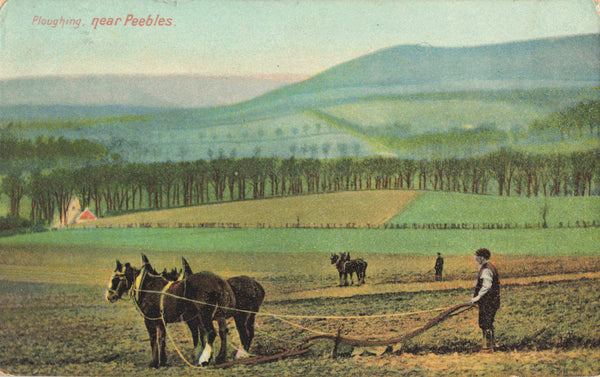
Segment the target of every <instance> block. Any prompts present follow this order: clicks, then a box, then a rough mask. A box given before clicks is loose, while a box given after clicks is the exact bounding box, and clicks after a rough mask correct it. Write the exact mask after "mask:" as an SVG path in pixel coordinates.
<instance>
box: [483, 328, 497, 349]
mask: <svg viewBox="0 0 600 377" xmlns="http://www.w3.org/2000/svg"><path fill="white" fill-rule="evenodd" d="M481 352H485V353H493V352H494V330H492V329H486V330H484V331H483V349H482V350H481Z"/></svg>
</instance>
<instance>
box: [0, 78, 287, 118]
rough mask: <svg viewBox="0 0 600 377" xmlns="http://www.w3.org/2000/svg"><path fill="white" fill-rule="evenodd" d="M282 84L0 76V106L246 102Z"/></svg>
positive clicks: (188, 105)
mask: <svg viewBox="0 0 600 377" xmlns="http://www.w3.org/2000/svg"><path fill="white" fill-rule="evenodd" d="M282 85H285V83H283V82H279V81H275V80H267V79H258V78H250V77H209V76H194V75H173V76H130V75H123V76H119V75H104V76H93V75H92V76H81V77H67V76H65V77H62V76H49V77H40V78H22V79H12V80H0V106H18V105H29V106H83V107H86V106H87V107H89V106H121V107H123V106H125V107H138V108H140V107H145V108H197V107H212V106H222V105H228V104H232V103H237V102H241V101H246V100H249V99H252V98H255V97H257V96H259V95H261V94H264V93H266V92H268V91H271V90H273V89H276V88H279V87H281V86H282ZM67 110H68V109H67Z"/></svg>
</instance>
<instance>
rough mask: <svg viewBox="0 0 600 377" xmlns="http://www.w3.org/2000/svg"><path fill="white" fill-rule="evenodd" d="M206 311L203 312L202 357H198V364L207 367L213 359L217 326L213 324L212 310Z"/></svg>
mask: <svg viewBox="0 0 600 377" xmlns="http://www.w3.org/2000/svg"><path fill="white" fill-rule="evenodd" d="M204 310H205V313H203V314H202V318H201V321H202V328H203V330H201V331H202V353H201V354H200V357H199V358H198V365H199V366H202V367H205V366H208V364H209V363H210V360H211V359H212V350H213V349H212V345H213V342H214V341H215V338H216V337H217V331H216V330H215V326H214V325H213V322H212V311H211V312H210V313H208V315H207V313H206V309H204Z"/></svg>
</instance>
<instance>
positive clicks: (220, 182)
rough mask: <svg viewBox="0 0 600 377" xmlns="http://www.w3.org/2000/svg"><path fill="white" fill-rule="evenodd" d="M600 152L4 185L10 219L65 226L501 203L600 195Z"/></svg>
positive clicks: (51, 177) (253, 163)
mask: <svg viewBox="0 0 600 377" xmlns="http://www.w3.org/2000/svg"><path fill="white" fill-rule="evenodd" d="M599 160H600V150H590V151H585V152H573V153H568V154H558V153H557V154H552V155H539V154H529V153H524V152H519V151H516V150H512V149H507V148H503V149H500V150H498V151H495V152H492V153H489V154H486V155H483V156H473V157H467V158H445V159H435V160H427V159H421V160H413V159H403V158H394V157H368V158H352V157H343V158H339V159H329V160H319V159H296V158H294V157H291V158H287V159H279V158H259V157H253V158H237V159H233V158H220V159H214V160H198V161H185V162H161V163H147V164H144V163H113V164H103V165H95V166H86V167H81V168H76V169H67V168H56V169H52V170H39V169H38V170H36V171H33V172H31V173H28V174H25V173H24V172H23V171H20V172H19V171H12V172H11V173H9V174H7V175H6V176H5V177H4V179H3V181H2V190H3V193H5V194H6V196H8V197H9V199H10V214H11V215H12V216H20V215H21V214H20V207H21V202H22V200H23V198H24V197H26V196H27V197H28V198H29V199H30V202H31V207H30V210H29V218H30V219H31V220H32V221H34V222H49V221H51V220H52V219H53V218H54V216H55V214H56V213H58V214H59V217H60V219H61V220H62V219H64V218H65V215H66V212H67V209H68V204H69V200H70V198H71V197H72V196H74V195H75V196H77V197H78V198H79V201H80V203H81V205H82V207H89V208H90V209H92V210H93V211H95V213H96V215H97V216H102V215H105V214H108V213H122V212H129V211H137V210H146V209H162V208H171V207H179V206H191V205H200V204H205V203H214V202H223V201H236V200H249V199H263V198H269V197H280V196H290V195H302V194H313V193H326V192H337V191H355V190H372V189H382V190H385V189H418V190H437V191H453V192H462V193H472V194H494V195H500V196H528V197H529V196H541V195H544V196H558V195H561V196H568V195H574V196H583V195H588V196H591V195H598V194H599V189H600V184H599V180H598V178H599V177H600V174H599V173H600V163H599Z"/></svg>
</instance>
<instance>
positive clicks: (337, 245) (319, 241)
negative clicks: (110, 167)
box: [0, 228, 600, 256]
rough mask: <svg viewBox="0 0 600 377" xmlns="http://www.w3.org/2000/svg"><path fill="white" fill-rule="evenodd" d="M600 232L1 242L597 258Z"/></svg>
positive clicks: (175, 234)
mask: <svg viewBox="0 0 600 377" xmlns="http://www.w3.org/2000/svg"><path fill="white" fill-rule="evenodd" d="M598 237H599V231H598V228H575V229H511V230H396V229H370V230H369V229H329V230H328V229H146V228H144V229H138V228H131V229H128V228H113V229H77V230H61V231H51V232H43V233H35V234H24V235H17V236H12V237H7V238H2V239H0V246H3V245H4V246H9V245H56V246H60V245H65V246H78V247H85V246H86V245H96V246H106V247H118V246H123V247H127V248H131V247H136V248H139V249H140V250H144V249H146V248H151V249H156V250H194V251H209V252H224V251H231V252H248V253H261V252H269V253H272V252H275V253H298V252H322V253H337V252H344V251H354V252H356V253H360V254H363V253H386V254H398V255H427V254H432V253H434V252H438V251H439V252H443V253H445V254H448V255H465V254H470V253H472V252H473V250H475V249H477V248H479V247H487V248H489V249H491V250H494V251H495V252H497V253H499V254H503V255H524V254H526V255H555V256H559V255H595V254H598V253H599V252H600V243H598V239H599V238H598Z"/></svg>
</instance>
